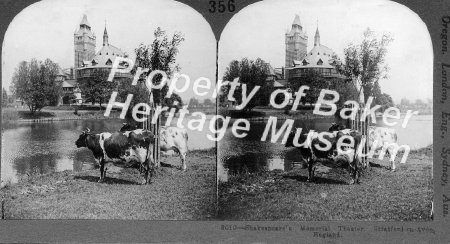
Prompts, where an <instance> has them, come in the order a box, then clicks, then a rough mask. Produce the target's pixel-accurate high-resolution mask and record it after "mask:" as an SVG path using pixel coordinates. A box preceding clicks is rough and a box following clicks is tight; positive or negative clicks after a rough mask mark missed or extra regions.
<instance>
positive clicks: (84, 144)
mask: <svg viewBox="0 0 450 244" xmlns="http://www.w3.org/2000/svg"><path fill="white" fill-rule="evenodd" d="M90 132H91V130H90V129H89V128H86V130H84V131H83V132H82V133H81V135H80V137H78V140H77V141H76V142H75V145H77V147H78V148H80V147H87V140H86V139H87V137H88V136H89V135H90V134H91V133H90Z"/></svg>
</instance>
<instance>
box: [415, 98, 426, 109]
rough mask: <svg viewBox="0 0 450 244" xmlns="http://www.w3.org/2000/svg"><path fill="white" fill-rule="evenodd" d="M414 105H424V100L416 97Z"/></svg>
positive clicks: (418, 106) (421, 106)
mask: <svg viewBox="0 0 450 244" xmlns="http://www.w3.org/2000/svg"><path fill="white" fill-rule="evenodd" d="M415 106H416V108H423V107H425V102H424V101H423V100H422V99H420V98H418V99H416V101H415Z"/></svg>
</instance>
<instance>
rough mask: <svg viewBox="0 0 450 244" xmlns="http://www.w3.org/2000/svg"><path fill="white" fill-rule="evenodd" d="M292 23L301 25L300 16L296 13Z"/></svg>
mask: <svg viewBox="0 0 450 244" xmlns="http://www.w3.org/2000/svg"><path fill="white" fill-rule="evenodd" d="M292 25H299V26H302V23H301V22H300V16H298V14H296V15H295V18H294V22H292Z"/></svg>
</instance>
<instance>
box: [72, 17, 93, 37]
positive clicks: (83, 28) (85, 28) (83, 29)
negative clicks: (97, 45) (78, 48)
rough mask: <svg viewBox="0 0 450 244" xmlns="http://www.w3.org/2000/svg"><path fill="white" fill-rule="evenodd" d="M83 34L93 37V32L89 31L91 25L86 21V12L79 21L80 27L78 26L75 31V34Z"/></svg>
mask: <svg viewBox="0 0 450 244" xmlns="http://www.w3.org/2000/svg"><path fill="white" fill-rule="evenodd" d="M84 34H87V35H88V36H89V37H91V38H94V39H95V34H94V33H93V32H92V31H91V26H90V25H89V22H88V21H87V16H86V14H84V15H83V19H82V20H81V23H80V28H78V30H77V31H75V36H83V35H84Z"/></svg>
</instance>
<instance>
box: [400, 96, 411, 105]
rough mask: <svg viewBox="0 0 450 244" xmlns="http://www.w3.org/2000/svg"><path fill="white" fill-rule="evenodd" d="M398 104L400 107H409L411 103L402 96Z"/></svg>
mask: <svg viewBox="0 0 450 244" xmlns="http://www.w3.org/2000/svg"><path fill="white" fill-rule="evenodd" d="M400 105H401V106H402V107H409V106H410V105H411V102H410V101H409V99H408V98H402V100H400Z"/></svg>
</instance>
